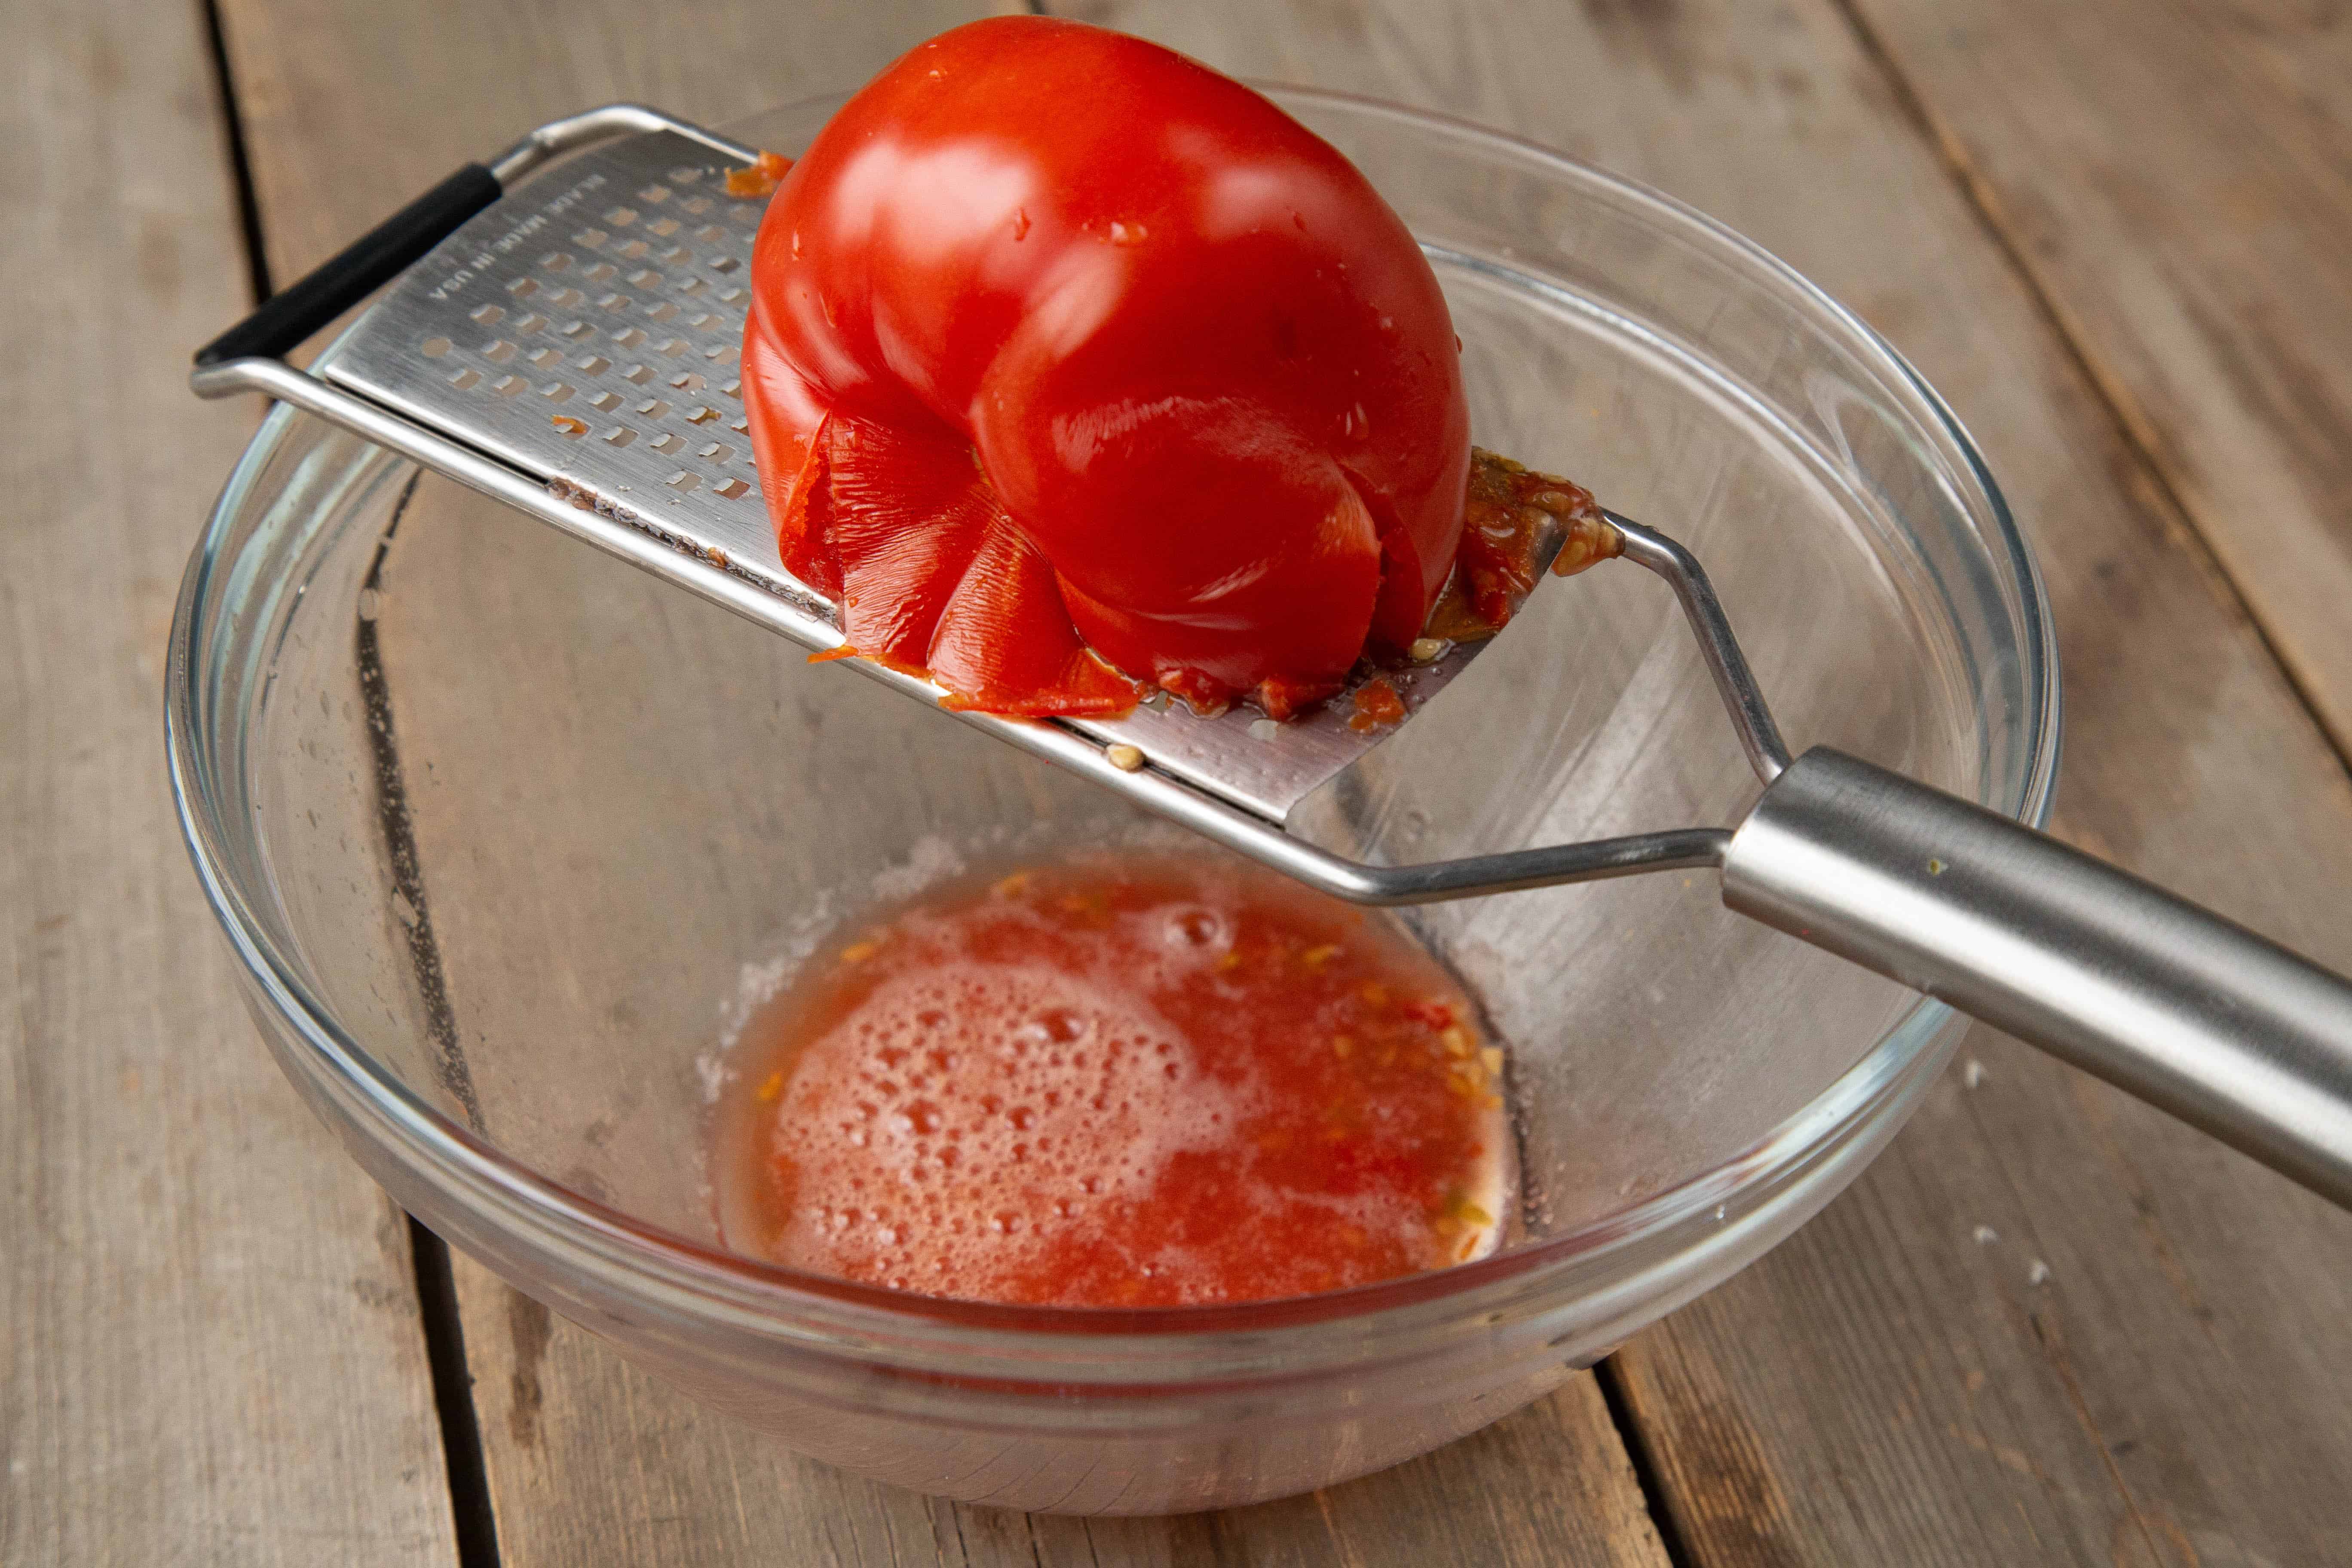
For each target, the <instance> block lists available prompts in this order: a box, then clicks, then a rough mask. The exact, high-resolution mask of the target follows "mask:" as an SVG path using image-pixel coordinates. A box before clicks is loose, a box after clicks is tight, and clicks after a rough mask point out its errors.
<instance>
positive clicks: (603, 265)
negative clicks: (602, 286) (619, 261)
mask: <svg viewBox="0 0 2352 1568" xmlns="http://www.w3.org/2000/svg"><path fill="white" fill-rule="evenodd" d="M620 275H621V269H620V268H617V267H614V265H613V264H612V263H611V262H609V261H600V262H598V263H596V265H595V266H593V267H591V268H589V269H588V270H587V271H585V272H583V273H582V274H581V275H580V281H582V282H583V283H610V282H611V281H612V280H613V279H615V278H617V277H619V276H620Z"/></svg>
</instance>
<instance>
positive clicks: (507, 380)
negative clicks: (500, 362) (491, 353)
mask: <svg viewBox="0 0 2352 1568" xmlns="http://www.w3.org/2000/svg"><path fill="white" fill-rule="evenodd" d="M529 385H530V383H529V382H527V381H525V380H523V378H522V377H520V376H519V375H502V376H500V377H499V379H498V380H496V381H494V382H492V383H490V390H491V391H492V392H495V393H497V394H498V395H499V396H500V397H512V396H513V395H515V394H516V393H518V392H520V391H521V390H522V389H523V388H524V387H526V386H529Z"/></svg>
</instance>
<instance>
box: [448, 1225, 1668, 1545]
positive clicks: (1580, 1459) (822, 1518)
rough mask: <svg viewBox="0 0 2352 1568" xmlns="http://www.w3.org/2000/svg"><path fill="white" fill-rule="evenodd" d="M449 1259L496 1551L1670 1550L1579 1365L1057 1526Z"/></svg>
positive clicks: (1598, 1397)
mask: <svg viewBox="0 0 2352 1568" xmlns="http://www.w3.org/2000/svg"><path fill="white" fill-rule="evenodd" d="M458 1269H459V1285H460V1289H461V1290H462V1291H463V1292H464V1294H465V1296H466V1298H467V1302H468V1304H469V1311H468V1315H467V1333H468V1342H467V1344H468V1353H469V1354H470V1355H471V1357H472V1358H473V1360H474V1363H475V1365H476V1367H477V1369H478V1370H477V1377H478V1383H477V1384H476V1387H475V1396H476V1398H477V1400H478V1401H479V1403H480V1406H481V1410H482V1419H483V1425H484V1427H485V1428H486V1430H487V1431H488V1434H489V1438H490V1441H491V1443H492V1444H493V1446H494V1447H493V1452H494V1454H495V1455H496V1457H497V1465H498V1466H499V1467H500V1468H503V1469H504V1470H505V1471H506V1472H507V1479H505V1480H504V1481H503V1482H502V1484H501V1487H500V1513H499V1530H500V1532H501V1534H500V1542H501V1545H502V1546H503V1547H504V1549H505V1555H506V1558H507V1560H508V1561H509V1563H593V1562H604V1561H625V1562H629V1563H649V1564H650V1563H682V1564H685V1563H692V1564H699V1563H712V1562H726V1561H733V1560H735V1559H736V1558H737V1557H739V1556H740V1555H742V1554H744V1553H746V1552H751V1551H755V1550H756V1551H757V1552H761V1554H763V1555H764V1556H765V1557H766V1558H768V1559H770V1560H772V1561H776V1562H782V1563H818V1562H823V1563H838V1564H840V1565H841V1568H866V1565H868V1564H871V1565H873V1568H884V1565H886V1564H887V1565H897V1564H912V1563H931V1562H933V1561H937V1562H938V1563H941V1564H946V1565H951V1568H993V1565H997V1564H1003V1565H1005V1568H1013V1565H1015V1564H1020V1565H1035V1568H1097V1565H1108V1564H1119V1565H1122V1568H1126V1565H1130V1564H1132V1565H1134V1568H1144V1565H1147V1564H1188V1565H1189V1564H1206V1563H1217V1564H1257V1563H1281V1564H1296V1565H1297V1568H1320V1565H1325V1564H1328V1565H1330V1568H1388V1565H1394V1568H1414V1565H1419V1564H1438V1563H1477V1564H1482V1565H1483V1564H1489V1563H1492V1564H1497V1565H1508V1568H1547V1565H1549V1564H1554V1563H1578V1564H1585V1563H1592V1564H1620V1563H1622V1564H1627V1565H1633V1564H1640V1565H1643V1568H1664V1563H1665V1561H1666V1559H1665V1556H1664V1552H1663V1551H1662V1550H1661V1549H1660V1547H1659V1545H1658V1540H1657V1536H1656V1533H1655V1531H1654V1530H1653V1529H1652V1528H1651V1525H1650V1521H1649V1518H1648V1516H1647V1514H1646V1512H1645V1511H1644V1510H1643V1503H1642V1495H1641V1490H1640V1488H1639V1486H1638V1485H1637V1484H1636V1482H1635V1480H1634V1479H1633V1471H1632V1468H1631V1466H1630V1463H1629V1462H1628V1460H1627V1459H1626V1458H1625V1454H1624V1450H1623V1449H1622V1447H1621V1446H1620V1445H1619V1444H1618V1442H1617V1437H1616V1433H1615V1431H1614V1429H1613V1428H1612V1426H1611V1425H1610V1422H1609V1415H1608V1412H1607V1410H1606V1409H1605V1408H1604V1407H1603V1406H1602V1404H1601V1394H1600V1391H1599V1389H1598V1388H1597V1386H1596V1385H1595V1384H1594V1382H1593V1380H1592V1378H1591V1375H1590V1374H1589V1373H1587V1374H1582V1375H1580V1376H1579V1377H1577V1378H1576V1379H1575V1380H1574V1381H1573V1382H1572V1383H1571V1384H1570V1385H1569V1386H1568V1387H1567V1388H1565V1389H1563V1390H1562V1391H1561V1392H1559V1394H1554V1395H1553V1396H1552V1397H1551V1398H1549V1399H1547V1400H1545V1401H1543V1402H1541V1403H1540V1404H1538V1405H1533V1406H1531V1407H1530V1408H1528V1409H1527V1410H1523V1411H1521V1412H1519V1413H1518V1414H1517V1415H1513V1416H1510V1417H1509V1418H1507V1419H1506V1420H1504V1421H1502V1422H1499V1423H1497V1424H1496V1425H1495V1426H1491V1427H1488V1428H1487V1429H1486V1431H1484V1432H1481V1433H1478V1434H1477V1435H1475V1436H1471V1437H1467V1438H1465V1439H1464V1440H1462V1441H1461V1442H1459V1443H1455V1444H1454V1445H1452V1446H1451V1447H1445V1448H1441V1449H1439V1450H1438V1451H1437V1452H1436V1453H1434V1454H1431V1455H1429V1456H1427V1457H1425V1458H1421V1459H1417V1460H1415V1461H1413V1462H1412V1463H1411V1464H1408V1465H1403V1466H1400V1467H1399V1468H1395V1469H1392V1470H1389V1471H1386V1472H1384V1473H1382V1474H1381V1475H1377V1476H1371V1477H1367V1478H1366V1479H1362V1480H1360V1481H1354V1482H1350V1483H1349V1484H1348V1485H1346V1486H1341V1487H1334V1488H1332V1489H1328V1490H1327V1491H1324V1492H1320V1493H1317V1494H1315V1495H1314V1496H1311V1497H1304V1498H1293V1499H1290V1500H1286V1501H1282V1502H1275V1503H1266V1504H1263V1505H1260V1506H1258V1507H1255V1508H1248V1509H1235V1510H1228V1511H1226V1512H1223V1513H1213V1514H1191V1515H1186V1516H1182V1517H1180V1518H1176V1519H1096V1520H1083V1519H1068V1518H1055V1517H1051V1516H1047V1515H1044V1514H1035V1515H1032V1514H1021V1513H1014V1512H1010V1511H1007V1510H1001V1509H984V1508H971V1507H967V1506H964V1505H962V1504H958V1503H950V1502H946V1501H943V1500H940V1499H938V1498H927V1497H922V1496H919V1495H918V1494H917V1493H914V1492H910V1491H905V1490H901V1489H898V1488H895V1487H889V1486H884V1485H882V1484H880V1483H878V1482H874V1481H866V1480H861V1479H858V1478H856V1477H855V1476H850V1475H845V1474H844V1473H842V1472H841V1471H838V1470H835V1469H833V1468H829V1467H827V1466H824V1465H820V1464H817V1463H815V1462H814V1461H813V1460H807V1459H800V1458H794V1457H793V1456H792V1455H790V1454H787V1453H784V1452H783V1451H782V1449H780V1448H779V1447H777V1446H776V1445H775V1444H773V1443H771V1442H769V1441H767V1440H766V1439H764V1438H761V1437H760V1436H756V1435H755V1434H753V1433H751V1431H749V1430H748V1429H746V1428H744V1427H741V1426H736V1425H734V1424H733V1423H731V1422H729V1421H727V1420H726V1419H724V1418H723V1417H720V1416H718V1415H712V1414H711V1413H710V1412H709V1411H708V1410H705V1409H703V1408H701V1407H700V1406H698V1405H695V1404H694V1403H693V1402H691V1401H690V1400H688V1399H687V1398H686V1397H684V1396H683V1395H681V1394H677V1393H675V1392H674V1391H672V1390H671V1389H669V1388H668V1387H667V1386H665V1385H664V1384H659V1383H657V1382H656V1381H655V1380H653V1379H652V1378H651V1377H648V1376H646V1374H644V1373H638V1372H636V1371H635V1370H634V1369H631V1368H630V1367H628V1366H627V1365H625V1363H622V1362H620V1361H619V1360H618V1359H617V1358H615V1357H614V1356H613V1355H612V1353H611V1352H609V1351H607V1350H606V1349H605V1348H604V1347H603V1346H601V1345H599V1344H597V1343H596V1342H594V1341H593V1339H592V1338H590V1336H588V1335H587V1334H586V1333H584V1332H583V1331H580V1330H579V1329H576V1328H574V1327H572V1325H571V1324H569V1323H565V1322H562V1321H554V1320H551V1318H550V1316H549V1314H548V1313H547V1311H546V1310H545V1309H544V1308H542V1307H541V1306H540V1305H539V1304H538V1303H536V1302H534V1301H532V1300H530V1299H529V1298H528V1297H525V1296H522V1295H520V1294H519V1293H517V1292H516V1291H514V1290H513V1289H510V1288H509V1287H508V1286H506V1285H505V1284H503V1283H501V1282H499V1280H497V1279H494V1278H493V1277H491V1276H490V1274H489V1273H488V1271H487V1270H486V1269H483V1268H480V1266H478V1265H477V1264H473V1263H471V1262H470V1261H467V1260H464V1259H460V1260H459V1263H458ZM483 1334H487V1335H488V1336H489V1337H490V1342H488V1343H484V1342H482V1335H483ZM494 1370H495V1371H496V1372H497V1373H498V1374H497V1375H492V1373H493V1371H494ZM496 1473H497V1472H496V1471H495V1470H494V1474H496Z"/></svg>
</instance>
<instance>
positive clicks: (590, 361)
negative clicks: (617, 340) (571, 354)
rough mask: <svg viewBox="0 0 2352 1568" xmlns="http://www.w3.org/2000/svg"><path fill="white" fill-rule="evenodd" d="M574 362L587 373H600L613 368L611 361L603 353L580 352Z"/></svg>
mask: <svg viewBox="0 0 2352 1568" xmlns="http://www.w3.org/2000/svg"><path fill="white" fill-rule="evenodd" d="M576 363H578V364H579V366H580V369H581V371H582V373H583V374H587V375H602V374H604V373H605V372H606V371H608V370H610V369H612V368H613V362H612V361H611V360H608V359H606V358H605V357H604V355H603V354H582V355H581V356H580V358H579V360H578V361H577V362H576Z"/></svg>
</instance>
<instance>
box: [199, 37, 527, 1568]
mask: <svg viewBox="0 0 2352 1568" xmlns="http://www.w3.org/2000/svg"><path fill="white" fill-rule="evenodd" d="M203 13H204V26H205V48H206V52H207V55H208V57H209V61H210V64H211V67H212V71H213V78H214V83H215V89H216V90H217V92H218V94H219V101H220V105H221V122H222V126H223V130H224V132H225V137H224V140H225V142H226V152H227V155H228V164H229V176H230V183H231V184H232V185H233V186H234V188H235V190H236V209H237V218H238V227H239V238H240V240H241V242H242V244H243V247H244V249H245V263H246V278H247V288H248V291H249V293H250V295H251V297H252V303H253V305H254V306H255V307H257V308H258V307H259V306H260V305H262V304H263V303H264V302H266V301H267V300H268V299H269V298H270V296H271V295H273V294H275V293H276V292H277V287H276V284H275V281H274V280H273V279H271V277H270V270H269V253H268V247H267V246H266V245H265V244H264V231H263V228H262V221H261V203H260V200H259V197H258V195H257V192H256V190H255V187H254V181H253V165H252V162H251V159H250V157H249V156H248V154H247V148H246V136H245V110H244V105H243V103H242V102H241V101H240V100H239V99H238V97H237V91H236V71H235V69H234V68H232V67H231V65H230V63H229V57H228V40H227V37H226V35H225V34H224V33H223V31H222V27H221V15H220V6H219V4H218V0H204V6H203ZM409 489H410V493H412V494H413V493H414V491H415V485H414V483H413V482H412V484H411V485H410V487H409ZM406 506H407V497H406V496H403V498H402V500H401V510H405V509H406ZM399 526H400V521H399V515H398V512H397V511H396V512H395V513H394V519H393V523H392V529H397V528H398V527H399ZM392 529H387V530H386V531H385V542H387V543H388V542H389V541H390V538H391V532H392ZM382 562H383V551H382V546H379V547H378V552H377V565H378V567H379V568H381V566H382ZM368 629H369V628H367V627H365V626H362V648H361V663H362V670H361V685H362V689H364V690H366V691H367V692H368V694H369V696H370V699H371V700H372V701H373V700H381V701H382V702H383V706H384V708H385V709H386V712H385V714H384V715H383V717H384V719H385V722H384V723H382V724H378V725H372V726H370V730H369V733H370V735H371V736H372V737H373V738H375V739H376V740H377V742H378V743H379V747H380V752H379V755H378V757H377V759H376V761H377V767H378V788H379V791H380V792H383V791H384V785H385V784H386V783H387V782H389V783H391V784H393V785H394V787H393V789H392V790H390V791H388V792H384V793H383V809H384V811H385V813H386V814H387V816H391V815H394V814H397V815H399V816H400V817H401V818H402V824H401V828H400V830H401V831H403V832H404V830H405V828H404V821H405V811H404V807H403V806H402V805H400V802H401V799H402V793H403V792H401V791H399V789H398V788H397V781H398V779H399V770H400V755H399V751H398V748H397V745H396V743H395V742H394V737H393V731H392V728H391V724H390V722H389V720H390V713H389V709H390V706H391V698H390V694H389V692H388V691H387V690H386V689H385V688H384V686H383V668H382V665H381V663H380V662H379V661H378V660H377V659H376V658H375V657H374V650H373V639H372V638H370V637H366V636H365V633H366V632H367V631H368ZM371 673H373V677H374V679H369V677H370V675H371ZM386 826H387V830H388V831H390V830H392V827H393V825H392V824H391V823H389V822H388V823H387V825H386ZM415 902H416V908H417V909H418V910H419V911H420V913H421V912H422V910H423V909H424V904H423V902H422V900H421V899H420V900H416V901H415ZM419 926H420V930H422V931H424V932H425V935H424V938H423V940H424V941H425V942H430V941H431V936H430V930H431V928H430V927H426V926H424V925H423V922H422V921H420V922H419ZM420 956H421V955H420ZM422 967H423V965H422V964H420V968H422ZM434 967H436V969H437V967H438V966H437V964H436V965H435V966H434ZM417 978H418V980H419V982H420V983H422V982H423V981H424V980H425V975H423V974H422V973H420V974H419V975H418V977H417ZM407 1218H408V1254H409V1262H410V1265H411V1267H412V1268H413V1269H414V1271H415V1281H416V1305H417V1321H418V1324H419V1327H420V1328H421V1329H422V1331H423V1332H424V1336H425V1363H426V1365H427V1366H428V1367H429V1368H430V1369H431V1372H432V1378H433V1405H434V1414H435V1415H436V1417H437V1419H438V1421H439V1424H440V1427H441V1455H442V1463H443V1465H444V1467H445V1468H446V1479H447V1485H448V1493H449V1510H450V1516H451V1521H452V1523H453V1524H454V1525H455V1527H456V1534H457V1562H458V1564H459V1568H499V1542H498V1522H497V1520H496V1518H495V1516H494V1515H493V1513H492V1510H491V1508H490V1490H489V1479H488V1468H487V1466H486V1464H485V1462H484V1459H483V1455H482V1434H481V1423H480V1420H479V1418H478V1415H477V1413H476V1411H475V1409H474V1397H473V1390H472V1379H471V1377H470V1376H469V1375H468V1374H467V1370H466V1333H465V1327H464V1324H463V1323H462V1322H461V1321H459V1318H458V1315H457V1284H456V1281H455V1280H454V1279H453V1278H452V1277H451V1274H450V1266H449V1247H448V1244H447V1243H446V1242H445V1241H443V1240H442V1239H441V1238H440V1237H438V1236H436V1235H435V1234H434V1233H433V1232H432V1231H430V1230H428V1229H426V1228H425V1225H424V1223H423V1222H422V1221H420V1220H418V1219H417V1218H416V1216H415V1215H408V1216H407Z"/></svg>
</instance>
